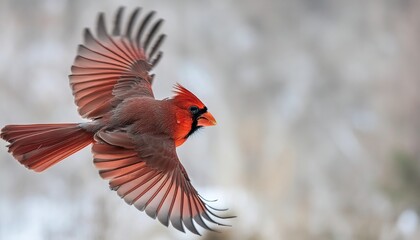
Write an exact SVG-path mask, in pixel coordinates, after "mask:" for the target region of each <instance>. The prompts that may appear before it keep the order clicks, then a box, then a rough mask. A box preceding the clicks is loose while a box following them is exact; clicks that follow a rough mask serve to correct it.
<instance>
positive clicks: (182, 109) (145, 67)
mask: <svg viewBox="0 0 420 240" xmlns="http://www.w3.org/2000/svg"><path fill="white" fill-rule="evenodd" d="M141 10H142V9H141V8H136V9H135V10H134V11H133V12H131V14H130V15H129V17H128V19H127V21H126V24H123V20H124V19H123V15H124V8H122V7H121V8H119V9H118V11H117V13H116V17H115V20H114V22H113V27H112V30H111V31H109V30H108V29H107V27H106V23H105V17H104V14H103V13H100V14H99V17H98V22H97V28H96V34H94V33H92V32H91V31H90V30H89V29H85V31H84V43H83V44H82V45H79V47H78V50H77V51H78V55H77V57H76V58H75V60H74V64H73V66H72V68H71V71H72V74H71V75H70V76H69V78H70V86H71V89H72V91H73V95H74V98H75V103H76V105H77V107H78V111H79V114H80V115H81V116H82V117H84V118H88V119H90V120H91V121H90V122H86V123H68V124H30V125H7V126H5V127H4V128H3V129H2V130H1V138H3V139H4V140H6V141H8V142H9V143H10V144H9V145H8V148H9V152H10V153H11V154H12V155H13V156H14V157H15V158H16V159H17V160H18V161H19V162H20V163H21V164H23V165H24V166H26V167H27V168H29V169H31V170H34V171H36V172H41V171H43V170H45V169H47V168H49V167H50V166H52V165H54V164H56V163H57V162H59V161H61V160H63V159H64V158H66V157H68V156H70V155H72V154H73V153H75V152H77V151H79V150H81V149H82V148H84V147H86V146H88V145H90V144H92V145H93V146H92V153H93V161H94V164H95V166H96V168H98V170H99V174H100V176H101V177H102V178H104V179H107V180H108V181H109V185H110V187H111V189H112V190H115V191H116V192H117V193H118V195H119V196H120V197H122V198H123V199H124V200H125V201H126V202H127V203H128V204H132V205H134V206H135V207H136V208H138V209H139V210H141V211H145V212H146V213H147V215H149V216H150V217H152V218H157V219H158V220H159V221H160V222H161V223H162V224H164V225H165V226H168V225H169V223H171V224H172V226H174V227H175V228H176V229H178V230H180V231H184V226H185V227H186V228H187V229H188V230H189V231H191V232H193V233H195V234H200V233H199V231H198V230H197V228H196V224H198V225H199V226H201V227H203V228H205V229H208V230H213V229H212V228H210V227H209V226H208V223H209V222H210V223H212V224H217V225H223V224H221V223H220V222H219V219H222V218H225V217H221V216H219V215H217V214H216V213H215V211H222V210H223V209H222V210H220V209H215V208H213V207H211V206H209V205H208V202H207V201H206V200H204V199H203V198H202V197H201V196H200V195H199V194H198V193H197V191H196V190H195V188H194V187H193V186H192V184H191V181H190V179H189V177H188V174H187V172H186V170H185V169H184V167H183V166H182V164H181V162H180V161H179V159H178V156H177V154H176V147H178V146H180V145H181V144H183V143H184V142H185V141H186V140H187V138H188V137H189V136H191V134H193V133H194V132H195V131H196V130H197V129H199V128H202V127H205V126H212V125H215V124H216V120H215V119H214V117H213V116H212V115H211V113H210V112H209V111H208V109H207V107H206V106H205V105H204V104H203V103H202V102H201V101H200V100H199V99H198V98H197V97H196V96H195V95H194V94H193V93H191V92H190V91H188V90H187V89H186V88H184V87H183V86H181V85H179V84H177V85H175V89H174V93H175V95H174V96H173V97H172V98H167V99H164V100H157V99H155V98H154V95H153V91H152V87H151V85H152V83H153V78H154V75H152V74H150V71H151V70H152V69H153V68H154V67H155V66H156V64H157V63H158V62H159V60H160V59H161V57H162V51H161V50H160V46H161V44H162V43H163V40H164V39H165V35H164V34H158V32H159V28H160V27H161V25H162V23H163V20H162V19H158V20H153V17H154V15H155V12H149V13H147V14H145V15H144V17H142V16H141V15H142V14H141Z"/></svg>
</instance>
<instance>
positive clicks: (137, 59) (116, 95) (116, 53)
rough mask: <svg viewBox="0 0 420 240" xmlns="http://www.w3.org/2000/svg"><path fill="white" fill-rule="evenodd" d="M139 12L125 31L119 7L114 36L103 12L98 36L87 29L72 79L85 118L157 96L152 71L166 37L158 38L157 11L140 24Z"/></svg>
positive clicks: (97, 115)
mask: <svg viewBox="0 0 420 240" xmlns="http://www.w3.org/2000/svg"><path fill="white" fill-rule="evenodd" d="M140 11H141V9H140V8H136V9H135V10H134V11H133V12H132V13H131V15H130V17H129V19H128V22H127V24H126V27H125V28H124V29H122V25H123V24H122V16H123V12H124V8H122V7H121V8H119V9H118V11H117V14H116V17H115V21H114V26H113V30H112V32H111V34H110V33H108V31H107V29H106V24H105V17H104V14H103V13H100V14H99V17H98V23H97V30H96V37H95V36H93V34H92V33H91V31H90V30H89V29H85V32H84V44H83V45H79V48H78V55H77V57H76V59H75V60H74V63H73V66H72V68H71V71H72V74H71V75H70V76H69V78H70V86H71V88H72V90H73V95H74V97H75V102H76V105H77V106H78V111H79V114H80V115H81V116H82V117H86V118H90V119H96V118H100V117H102V116H103V115H104V114H105V113H107V112H109V111H110V110H111V109H112V108H113V107H115V106H116V105H117V104H119V103H120V102H121V101H122V100H123V99H125V98H128V97H132V96H145V97H152V98H153V97H154V96H153V92H152V88H151V84H152V81H153V76H154V75H150V74H149V72H150V71H151V70H152V68H153V67H154V66H155V65H156V64H157V63H158V61H159V60H160V58H161V57H162V52H161V51H159V48H160V46H161V44H162V42H163V40H164V38H165V35H164V34H160V35H159V36H158V37H155V35H156V33H157V32H158V30H159V27H160V26H161V24H162V22H163V20H162V19H158V20H156V21H153V20H152V18H153V16H154V14H155V12H149V13H148V14H146V16H145V17H144V18H143V20H142V21H139V22H138V21H137V19H138V17H139V15H140ZM151 22H153V23H152V25H151V26H150V27H149V25H150V23H151Z"/></svg>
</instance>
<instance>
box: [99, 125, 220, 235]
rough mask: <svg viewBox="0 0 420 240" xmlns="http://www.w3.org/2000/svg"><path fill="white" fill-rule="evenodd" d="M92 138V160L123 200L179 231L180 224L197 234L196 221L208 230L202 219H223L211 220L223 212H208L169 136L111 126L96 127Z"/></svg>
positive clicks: (206, 222)
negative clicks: (133, 133) (131, 134)
mask: <svg viewBox="0 0 420 240" xmlns="http://www.w3.org/2000/svg"><path fill="white" fill-rule="evenodd" d="M95 139H96V140H97V142H96V143H95V144H94V145H93V147H92V152H93V154H94V164H95V166H96V167H97V168H98V169H99V173H100V176H101V177H102V178H104V179H107V180H109V184H110V187H111V189H113V190H116V191H117V194H118V195H119V196H120V197H122V198H123V199H124V201H125V202H127V203H128V204H131V205H134V206H135V207H136V208H137V209H139V210H140V211H145V212H146V214H147V215H148V216H150V217H152V218H154V219H156V218H157V219H158V220H159V221H160V222H161V223H162V224H163V225H165V226H168V225H169V222H170V223H171V224H172V226H173V227H174V228H176V229H178V230H179V231H182V232H184V231H185V229H184V227H185V228H186V229H188V230H189V231H190V232H192V233H195V234H198V235H200V232H199V231H198V229H197V226H201V227H202V228H204V229H207V230H212V231H214V229H212V228H211V227H209V225H208V223H211V224H213V225H223V224H221V223H219V222H218V221H217V220H216V219H217V218H221V219H222V218H223V217H219V216H218V215H216V214H215V213H213V212H212V211H213V209H211V208H208V207H207V206H208V205H207V203H206V202H205V201H204V200H203V199H202V198H201V197H200V195H199V194H198V193H197V191H196V190H195V188H194V187H193V186H192V184H191V182H190V179H189V177H188V175H187V173H186V171H185V169H184V167H183V166H182V165H181V163H180V161H179V159H178V157H177V155H176V151H175V143H174V142H173V140H172V139H170V138H167V137H164V136H151V135H147V134H143V135H140V136H135V137H129V135H128V134H127V133H126V132H125V131H117V130H114V131H105V130H101V131H100V132H99V133H97V134H96V136H95ZM121 146H126V147H127V148H124V147H121ZM210 216H212V217H210ZM213 218H214V219H213Z"/></svg>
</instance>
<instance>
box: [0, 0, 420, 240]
mask: <svg viewBox="0 0 420 240" xmlns="http://www.w3.org/2000/svg"><path fill="white" fill-rule="evenodd" d="M120 5H124V6H127V7H128V10H130V9H133V8H134V7H137V6H143V7H144V9H145V10H156V11H158V16H159V17H162V18H164V19H165V20H166V22H165V25H164V27H163V28H162V30H163V31H164V32H165V33H167V34H168V38H167V41H166V42H165V44H164V47H163V49H164V51H165V56H164V58H163V59H162V61H161V63H160V64H159V65H158V67H157V68H156V70H155V72H156V76H157V78H156V80H155V84H154V91H155V93H156V94H155V95H156V96H157V97H158V98H164V97H167V96H170V95H171V94H172V93H171V88H172V86H173V84H174V83H175V82H180V83H181V84H183V85H185V86H186V87H187V88H189V89H190V90H192V91H193V92H194V93H196V95H198V96H199V97H200V98H201V99H202V100H203V102H205V103H206V105H207V106H208V107H209V109H210V110H211V112H212V113H213V114H214V115H215V117H216V119H217V121H218V123H219V124H218V125H217V126H216V127H213V128H207V129H205V130H203V131H200V133H198V134H196V135H195V136H193V137H192V138H191V139H190V140H189V141H187V143H186V144H184V145H183V146H182V147H180V148H179V149H178V153H179V155H180V158H181V160H182V162H183V164H184V166H185V167H186V169H187V171H188V172H189V175H190V177H191V179H192V182H193V184H194V185H195V187H196V188H197V189H198V191H199V192H200V193H201V194H202V195H203V196H205V197H206V198H210V199H214V198H217V199H219V201H218V202H217V204H216V205H217V206H219V207H229V208H230V209H229V211H228V214H232V215H237V216H238V217H237V218H236V219H233V220H230V221H228V223H230V224H232V225H233V227H231V228H221V229H220V230H221V231H222V233H220V234H217V233H216V234H215V233H209V232H206V231H201V232H202V233H203V235H204V236H203V237H201V238H199V237H197V236H194V235H192V234H183V233H179V232H178V231H176V230H175V229H174V228H172V227H170V228H166V227H164V226H162V225H161V224H160V223H159V222H158V221H156V220H153V219H150V218H149V217H148V216H147V215H146V214H144V213H141V212H139V211H137V210H136V209H135V208H134V207H132V206H129V205H127V204H125V203H124V201H122V200H121V199H119V197H118V196H117V195H116V194H115V192H112V191H110V190H109V188H108V183H107V182H106V181H104V180H102V179H101V178H100V177H99V176H98V173H97V171H96V169H95V168H94V166H93V164H92V156H91V154H90V149H89V148H86V149H84V150H83V151H81V152H79V153H78V154H76V155H74V156H72V157H70V158H69V159H67V160H65V161H63V162H61V163H60V164H58V165H56V166H54V167H53V168H51V169H49V170H48V171H46V172H44V173H42V174H37V173H34V172H32V171H28V170H27V169H25V168H24V167H23V166H21V165H20V164H18V163H17V161H15V160H14V159H13V158H12V157H11V156H10V155H9V154H8V153H7V149H6V148H5V147H4V145H6V143H5V142H4V141H1V145H3V146H1V148H0V239H5V240H10V239H32V240H38V239H220V240H222V239H245V240H247V239H249V240H257V239H286V240H288V239H291V240H295V239H297V240H299V239H320V240H324V239H344V240H347V239H349V240H350V239H383V240H394V239H420V226H419V213H420V147H419V144H420V80H419V77H420V65H419V64H420V47H419V46H420V44H419V43H420V2H419V1H415V0H372V1H364V0H354V1H336V0H290V1H277V0H271V1H270V0H263V1H253V0H229V1H204V0H200V1H197V0H183V1H172V0H153V1H140V0H137V1H112V0H106V1H93V0H91V1H86V0H83V1H82V0H72V1H70V0H40V1H32V0H0V126H4V125H5V124H10V123H52V122H80V121H83V120H82V119H81V118H80V117H79V116H78V114H77V111H76V106H75V105H74V104H73V97H72V95H71V91H70V88H69V86H68V78H67V75H69V74H70V66H71V65H72V62H73V59H74V57H75V55H76V47H77V44H79V43H81V42H82V30H83V28H84V27H94V26H95V22H96V17H97V13H98V12H99V11H104V12H105V13H106V14H107V16H108V19H107V20H108V23H110V22H111V18H112V17H113V16H114V14H115V11H116V9H117V7H118V6H120Z"/></svg>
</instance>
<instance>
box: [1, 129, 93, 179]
mask: <svg viewBox="0 0 420 240" xmlns="http://www.w3.org/2000/svg"><path fill="white" fill-rule="evenodd" d="M0 137H1V138H3V139H4V140H6V141H8V142H9V143H10V145H8V147H9V152H11V153H12V154H13V156H14V157H15V158H16V159H17V160H18V161H19V162H20V163H21V164H23V165H24V166H25V167H27V168H29V169H32V170H34V171H36V172H41V171H44V170H45V169H47V168H49V167H50V166H52V165H54V164H56V163H57V162H59V161H61V160H63V159H65V158H66V157H68V156H70V155H72V154H73V153H76V152H78V151H79V150H81V149H82V148H84V147H86V146H87V145H89V144H90V143H92V142H93V134H92V133H89V132H86V131H85V130H84V129H82V128H81V127H80V126H79V124H77V123H68V124H32V125H7V126H5V127H4V128H3V129H2V130H1V134H0Z"/></svg>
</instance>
